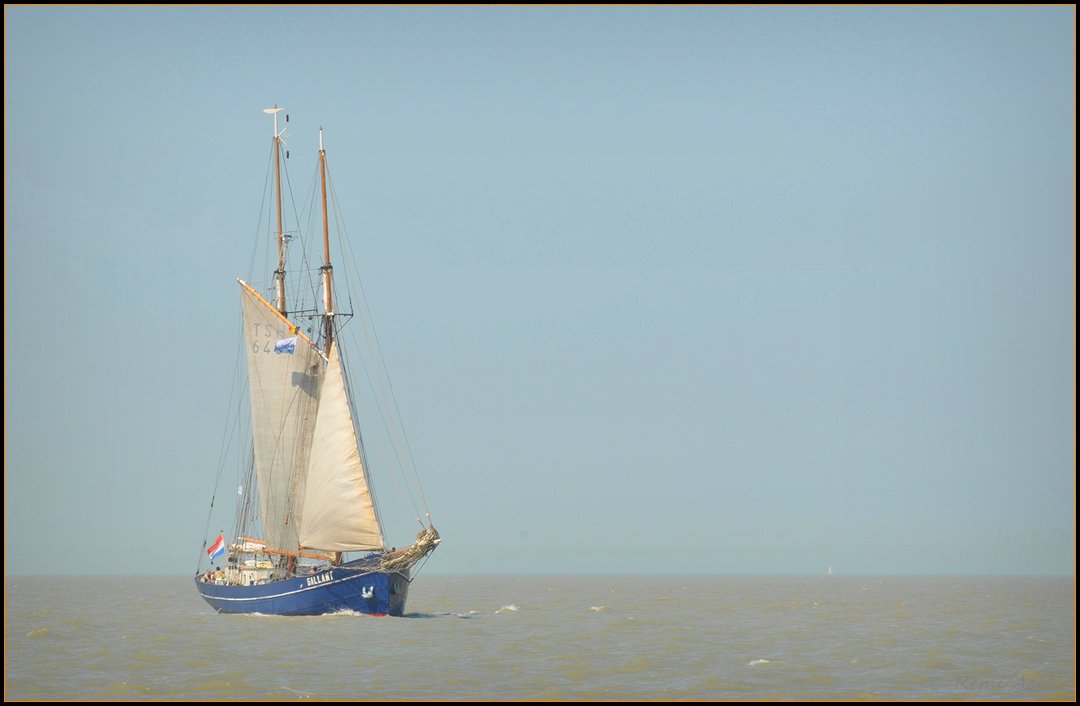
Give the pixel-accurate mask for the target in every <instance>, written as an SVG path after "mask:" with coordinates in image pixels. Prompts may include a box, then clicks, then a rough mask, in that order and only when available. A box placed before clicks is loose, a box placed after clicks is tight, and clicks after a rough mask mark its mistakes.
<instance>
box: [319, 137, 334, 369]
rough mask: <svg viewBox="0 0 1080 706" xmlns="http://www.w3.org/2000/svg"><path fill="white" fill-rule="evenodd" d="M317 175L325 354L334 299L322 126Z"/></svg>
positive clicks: (330, 340) (331, 334) (331, 329)
mask: <svg viewBox="0 0 1080 706" xmlns="http://www.w3.org/2000/svg"><path fill="white" fill-rule="evenodd" d="M319 176H320V182H321V184H322V227H323V254H324V255H325V261H326V264H324V265H323V266H322V268H321V269H322V274H323V276H322V280H323V311H324V312H325V313H324V314H323V326H324V327H325V329H324V330H325V336H324V338H325V341H326V355H327V356H328V357H329V355H330V346H331V344H332V343H333V340H334V299H333V291H332V288H331V284H332V273H333V269H334V267H333V265H331V264H330V222H329V218H328V217H327V208H326V150H325V149H323V139H322V128H319Z"/></svg>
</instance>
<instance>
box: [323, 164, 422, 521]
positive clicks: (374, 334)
mask: <svg viewBox="0 0 1080 706" xmlns="http://www.w3.org/2000/svg"><path fill="white" fill-rule="evenodd" d="M329 170H330V166H329V164H327V171H328V172H329ZM327 181H328V182H329V183H330V184H331V188H330V192H331V197H332V200H333V203H334V217H335V219H334V220H335V224H336V225H337V227H338V228H339V229H340V231H341V232H342V233H344V237H342V238H341V239H340V240H342V241H343V242H344V243H346V247H347V248H348V250H349V255H350V257H351V259H352V271H353V272H354V273H355V274H354V279H355V280H356V284H357V287H358V288H359V290H360V297H361V305H362V307H363V311H364V312H365V316H362V317H360V318H361V319H362V320H363V319H365V318H366V319H367V320H368V322H369V323H370V326H371V334H372V338H373V339H374V341H375V348H376V349H377V351H378V357H377V358H375V356H373V358H374V362H377V363H378V362H380V361H381V364H382V369H383V376H382V377H384V378H385V380H386V385H387V387H388V388H389V390H390V400H391V402H392V411H393V412H394V413H395V414H396V416H397V422H398V428H399V430H400V433H401V436H402V439H403V442H404V443H403V445H404V448H405V453H406V457H407V458H408V461H409V470H410V471H411V472H412V480H413V482H414V483H415V485H416V490H417V493H418V495H419V496H420V503H421V505H422V506H423V509H424V514H425V516H430V513H429V510H428V505H427V498H426V497H425V496H424V489H423V486H422V484H421V483H420V476H419V473H418V472H417V470H416V462H415V458H414V456H413V453H412V445H411V444H410V443H409V437H408V433H407V432H406V431H405V422H404V420H403V419H402V417H401V407H400V406H399V405H398V402H397V394H396V393H395V391H394V384H393V381H392V380H391V379H390V374H389V371H388V370H387V369H386V359H385V357H384V356H383V351H382V344H381V343H380V342H379V336H378V333H377V332H376V331H375V320H374V318H373V317H372V316H371V311H370V309H369V308H368V306H367V293H366V292H365V291H364V284H363V281H362V280H361V278H360V276H359V268H358V267H357V266H356V252H355V250H353V248H352V245H351V240H350V239H349V237H348V232H347V229H346V228H345V225H344V223H342V222H341V221H340V218H339V214H340V212H341V209H340V207H339V206H338V200H337V190H336V189H334V188H333V186H332V184H333V182H332V181H331V180H330V178H329V176H328V177H327ZM350 301H351V297H350ZM361 328H364V325H363V321H361Z"/></svg>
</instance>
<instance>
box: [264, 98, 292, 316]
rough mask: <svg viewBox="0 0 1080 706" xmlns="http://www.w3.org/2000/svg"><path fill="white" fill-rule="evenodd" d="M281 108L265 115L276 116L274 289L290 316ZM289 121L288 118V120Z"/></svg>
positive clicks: (281, 307)
mask: <svg viewBox="0 0 1080 706" xmlns="http://www.w3.org/2000/svg"><path fill="white" fill-rule="evenodd" d="M281 110H282V109H281V108H279V107H277V106H276V105H275V106H274V107H273V108H264V109H263V112H264V113H270V114H272V115H273V116H274V184H275V187H276V188H275V189H274V192H275V193H276V194H277V252H278V268H277V269H276V270H274V287H275V289H276V291H277V310H278V311H280V312H281V315H282V316H288V312H287V310H286V307H285V232H284V229H283V228H282V223H281V133H279V132H278V116H277V114H278V113H280V112H281ZM286 120H288V118H286Z"/></svg>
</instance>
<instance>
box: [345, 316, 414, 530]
mask: <svg viewBox="0 0 1080 706" xmlns="http://www.w3.org/2000/svg"><path fill="white" fill-rule="evenodd" d="M342 335H343V332H342V331H339V333H338V336H339V339H338V340H339V341H340V336H342ZM349 337H350V339H351V340H352V341H353V346H356V345H357V344H356V336H355V335H354V334H353V332H352V330H350V331H349ZM338 352H339V353H340V354H341V355H342V357H343V358H344V359H346V362H347V363H348V358H350V357H351V356H350V355H349V352H348V350H347V347H346V346H339V347H338ZM349 365H350V367H351V364H349ZM359 366H360V369H361V370H362V371H363V372H364V379H365V380H366V381H367V383H368V388H369V389H370V390H371V391H372V394H371V399H372V400H374V402H375V408H376V410H378V412H379V417H380V418H381V419H382V423H383V427H384V428H385V429H387V432H388V434H389V425H388V424H387V422H386V415H385V413H384V412H383V410H382V405H381V403H380V401H379V395H378V392H377V391H376V389H375V386H374V384H373V382H372V379H371V374H370V372H369V371H368V367H367V366H366V365H364V361H363V359H362V358H361V359H360V361H359ZM346 376H347V378H346V384H348V385H350V387H351V385H352V384H353V383H352V381H351V377H352V376H351V375H349V374H348V373H346ZM357 418H358V419H359V417H357ZM374 439H375V448H376V451H377V455H378V457H379V458H381V459H383V464H384V465H385V466H386V467H387V468H394V467H396V468H397V469H398V472H397V473H387V474H386V475H388V476H389V477H390V479H391V481H392V483H393V485H394V487H395V488H396V489H397V490H398V492H399V493H402V495H403V496H404V497H405V500H406V501H407V502H408V503H409V506H410V507H411V508H412V511H413V512H416V513H418V510H417V505H416V498H414V497H413V494H412V489H411V488H410V487H409V484H408V483H407V482H405V479H404V478H403V475H404V473H403V471H404V469H403V468H402V467H401V461H400V459H398V463H397V464H396V466H395V464H394V463H393V462H392V460H391V455H392V454H390V453H387V451H386V449H385V448H384V446H383V438H382V436H381V435H376V436H375V437H374ZM360 441H361V443H362V446H361V449H360V452H361V455H362V456H364V457H365V459H366V456H367V452H366V447H367V444H366V442H363V440H362V439H360ZM390 442H391V443H390V448H391V450H393V449H394V444H393V440H392V439H390ZM393 455H396V454H393ZM365 468H366V472H367V474H368V480H369V488H371V486H372V484H371V480H372V479H371V464H367V465H366V466H365ZM374 492H375V491H374V489H373V488H372V493H374Z"/></svg>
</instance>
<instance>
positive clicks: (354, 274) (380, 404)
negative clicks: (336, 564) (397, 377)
mask: <svg viewBox="0 0 1080 706" xmlns="http://www.w3.org/2000/svg"><path fill="white" fill-rule="evenodd" d="M327 170H328V171H329V166H327ZM327 182H328V184H329V185H330V193H331V195H332V203H333V210H334V226H335V232H337V233H338V234H339V236H340V234H341V233H343V232H344V230H345V229H344V227H343V225H342V222H341V216H340V213H341V208H340V204H339V203H338V201H337V198H336V192H335V191H334V187H333V180H332V179H331V177H330V175H329V174H328V175H327ZM335 241H336V242H337V243H338V251H339V253H341V254H342V255H344V251H345V249H348V250H349V252H350V254H352V253H353V251H352V244H351V242H350V241H349V240H348V238H347V237H338V238H335ZM353 261H354V266H353V268H352V269H351V270H350V269H349V268H348V261H347V260H346V261H343V262H342V263H341V265H342V270H343V271H342V274H343V275H345V276H344V277H339V278H336V279H335V283H336V284H338V285H339V286H342V285H344V286H345V288H346V291H347V292H349V294H350V296H349V302H350V308H352V296H351V291H349V287H348V284H349V283H350V282H353V283H355V284H356V286H357V288H358V289H361V291H362V287H363V285H362V284H361V283H360V277H359V276H358V272H359V269H358V268H356V267H355V255H353ZM337 288H338V287H335V289H337ZM337 299H338V301H339V302H340V301H341V298H340V297H337ZM365 309H366V308H365ZM367 313H368V315H367V319H368V320H369V321H370V319H371V315H370V310H367ZM350 318H351V317H350ZM359 318H360V326H361V329H362V330H364V332H365V340H366V341H367V343H368V345H367V349H368V352H369V356H370V358H371V362H372V364H373V365H374V366H376V370H375V371H372V370H370V369H369V368H368V366H366V365H365V364H364V360H363V358H361V360H360V361H359V364H360V367H361V370H363V372H364V378H365V380H367V382H368V387H369V389H370V390H371V391H372V393H373V394H372V395H371V399H372V400H374V402H375V407H376V410H377V411H378V414H379V417H380V418H381V420H382V426H383V428H384V429H385V430H386V431H387V440H388V441H389V442H390V449H391V450H392V451H393V454H392V456H393V458H394V459H396V463H389V461H390V460H391V454H388V453H386V452H385V450H384V449H383V445H382V438H381V436H376V437H375V448H376V450H378V451H379V455H380V456H381V457H382V458H384V459H386V461H388V463H387V464H386V465H387V466H393V467H396V468H397V469H398V473H391V474H389V475H390V476H391V478H392V480H393V484H394V486H395V487H396V488H397V489H398V490H399V492H401V493H402V494H403V496H404V497H405V499H406V501H407V502H408V504H409V506H410V507H411V508H412V511H413V512H414V513H415V514H416V515H419V514H420V512H419V510H418V506H417V500H416V497H415V495H414V492H413V487H412V486H413V485H416V483H415V481H414V482H413V483H411V484H410V482H409V479H408V475H407V471H408V470H409V469H408V467H407V466H406V464H405V463H404V462H403V461H402V458H401V453H400V447H401V442H400V441H398V440H396V439H395V428H394V425H393V424H391V423H390V418H389V417H388V415H387V413H386V407H387V406H388V405H387V404H385V403H384V400H388V399H390V398H391V395H388V394H387V393H386V391H385V389H384V386H383V384H381V381H382V379H383V377H388V376H383V377H380V376H379V375H377V374H373V373H375V372H377V369H378V362H379V360H378V356H376V355H375V353H374V351H373V350H372V348H371V342H370V337H369V336H366V325H365V324H366V322H365V321H364V318H365V317H363V316H361V317H359ZM346 323H347V321H344V322H337V324H336V326H335V328H336V330H337V331H338V332H339V336H340V335H341V333H343V332H344V328H345V324H346ZM372 325H373V324H372ZM351 333H352V332H351V331H350V334H351ZM351 340H352V341H353V346H355V345H356V337H355V336H351ZM339 352H341V354H342V357H343V358H344V359H345V361H346V364H348V363H349V358H350V357H351V356H350V355H349V350H348V346H342V347H339ZM348 384H349V385H350V386H351V384H352V383H351V382H350V383H348ZM353 406H355V405H353ZM355 412H356V410H354V414H355ZM356 418H357V419H359V416H357V417H356ZM406 443H407V439H406ZM361 453H362V455H363V456H365V457H366V452H364V450H363V447H362V448H361ZM366 468H367V473H368V475H369V476H370V474H371V470H372V469H371V464H366ZM412 475H413V476H414V477H415V475H416V472H415V465H414V467H413V469H412ZM372 485H374V484H372ZM372 491H373V492H374V489H373V488H372Z"/></svg>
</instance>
